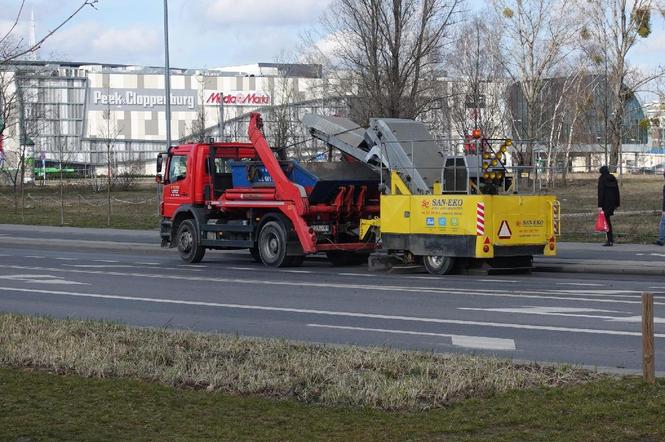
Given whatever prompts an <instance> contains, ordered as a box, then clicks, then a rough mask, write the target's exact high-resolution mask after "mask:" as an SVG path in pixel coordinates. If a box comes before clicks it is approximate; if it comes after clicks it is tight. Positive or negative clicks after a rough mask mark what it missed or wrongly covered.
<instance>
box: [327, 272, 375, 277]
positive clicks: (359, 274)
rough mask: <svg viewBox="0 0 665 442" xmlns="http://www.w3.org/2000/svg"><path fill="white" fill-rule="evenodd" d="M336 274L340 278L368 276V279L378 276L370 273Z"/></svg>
mask: <svg viewBox="0 0 665 442" xmlns="http://www.w3.org/2000/svg"><path fill="white" fill-rule="evenodd" d="M336 274H337V275H339V276H366V277H372V276H376V275H371V274H369V273H351V272H349V273H336Z"/></svg>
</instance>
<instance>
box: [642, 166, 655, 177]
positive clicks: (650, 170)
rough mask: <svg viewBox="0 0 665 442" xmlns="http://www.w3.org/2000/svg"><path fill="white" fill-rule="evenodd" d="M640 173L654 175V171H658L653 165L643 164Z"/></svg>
mask: <svg viewBox="0 0 665 442" xmlns="http://www.w3.org/2000/svg"><path fill="white" fill-rule="evenodd" d="M639 173H640V174H643V175H653V174H654V173H656V171H655V169H654V168H653V167H651V166H643V167H640V171H639Z"/></svg>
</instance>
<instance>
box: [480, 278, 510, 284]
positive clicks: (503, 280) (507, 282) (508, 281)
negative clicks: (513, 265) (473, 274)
mask: <svg viewBox="0 0 665 442" xmlns="http://www.w3.org/2000/svg"><path fill="white" fill-rule="evenodd" d="M476 281H479V282H503V283H506V284H514V283H516V282H517V281H515V280H512V279H477V280H476Z"/></svg>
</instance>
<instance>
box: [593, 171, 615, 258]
mask: <svg viewBox="0 0 665 442" xmlns="http://www.w3.org/2000/svg"><path fill="white" fill-rule="evenodd" d="M599 172H600V177H599V178H598V211H601V210H602V211H603V212H605V218H606V219H607V227H609V229H608V231H607V242H605V244H603V245H604V246H612V245H614V235H613V232H612V221H611V217H612V215H614V210H615V209H616V208H617V207H619V205H620V197H619V183H617V179H616V178H615V177H614V175H612V174H611V173H610V169H608V168H607V166H603V167H601V168H600V170H599Z"/></svg>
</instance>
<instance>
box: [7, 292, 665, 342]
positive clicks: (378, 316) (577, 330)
mask: <svg viewBox="0 0 665 442" xmlns="http://www.w3.org/2000/svg"><path fill="white" fill-rule="evenodd" d="M268 283H269V284H275V281H270V282H268ZM0 291H4V292H23V293H32V294H44V295H57V296H72V297H80V298H96V299H116V300H119V301H131V302H152V303H157V304H175V305H194V306H204V307H217V308H227V309H237V310H255V311H269V312H283V313H302V314H307V315H321V316H334V317H347V318H367V319H384V320H393V321H407V322H424V323H432V324H455V325H477V326H481V327H496V328H514V329H523V330H546V331H557V332H568V333H588V334H596V335H617V336H642V333H641V332H630V331H624V330H602V329H593V328H572V327H555V326H546V325H532V324H512V323H507V322H483V321H463V320H459V319H439V318H427V317H418V316H401V315H382V314H375V313H359V312H345V311H334V310H314V309H304V308H289V307H271V306H263V305H248V304H226V303H218V302H204V301H184V300H180V299H165V298H143V297H138V296H121V295H103V294H98V293H80V292H64V291H55V290H38V289H21V288H11V287H0ZM655 337H657V338H665V334H655Z"/></svg>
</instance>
